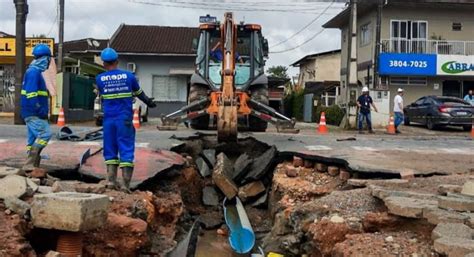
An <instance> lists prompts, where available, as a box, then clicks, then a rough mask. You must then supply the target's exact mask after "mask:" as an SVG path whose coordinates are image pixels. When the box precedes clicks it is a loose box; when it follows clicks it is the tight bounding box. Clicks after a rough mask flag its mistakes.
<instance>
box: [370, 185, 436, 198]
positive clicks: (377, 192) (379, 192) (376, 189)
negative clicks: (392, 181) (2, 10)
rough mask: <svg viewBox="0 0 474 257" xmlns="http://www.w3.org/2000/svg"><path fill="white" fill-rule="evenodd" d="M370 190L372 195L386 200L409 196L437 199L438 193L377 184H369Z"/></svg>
mask: <svg viewBox="0 0 474 257" xmlns="http://www.w3.org/2000/svg"><path fill="white" fill-rule="evenodd" d="M369 188H370V190H371V191H372V196H374V197H377V198H379V199H381V200H384V199H385V198H387V197H392V196H395V197H407V198H416V199H422V200H432V201H436V200H437V195H434V194H424V193H416V192H410V191H397V190H390V189H386V188H384V187H381V186H376V185H369Z"/></svg>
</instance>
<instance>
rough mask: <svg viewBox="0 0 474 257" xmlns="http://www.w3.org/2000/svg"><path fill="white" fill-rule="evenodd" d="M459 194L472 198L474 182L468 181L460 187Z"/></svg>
mask: <svg viewBox="0 0 474 257" xmlns="http://www.w3.org/2000/svg"><path fill="white" fill-rule="evenodd" d="M461 194H463V195H469V196H474V180H469V181H467V182H466V183H464V185H463V186H462V190H461Z"/></svg>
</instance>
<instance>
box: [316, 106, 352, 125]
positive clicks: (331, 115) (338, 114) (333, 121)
mask: <svg viewBox="0 0 474 257" xmlns="http://www.w3.org/2000/svg"><path fill="white" fill-rule="evenodd" d="M321 112H325V114H326V123H327V124H330V125H335V126H339V125H340V124H341V122H342V119H343V118H344V113H345V112H344V110H343V109H342V108H341V107H339V106H338V105H333V106H330V107H324V106H317V107H315V110H314V115H315V120H316V122H318V123H319V120H320V118H321Z"/></svg>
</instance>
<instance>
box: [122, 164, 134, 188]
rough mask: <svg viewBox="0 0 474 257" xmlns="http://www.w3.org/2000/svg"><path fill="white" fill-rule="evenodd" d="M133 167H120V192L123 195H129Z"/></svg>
mask: <svg viewBox="0 0 474 257" xmlns="http://www.w3.org/2000/svg"><path fill="white" fill-rule="evenodd" d="M132 176H133V167H122V181H123V182H122V186H121V188H120V189H121V190H122V191H123V192H125V193H131V191H130V181H132Z"/></svg>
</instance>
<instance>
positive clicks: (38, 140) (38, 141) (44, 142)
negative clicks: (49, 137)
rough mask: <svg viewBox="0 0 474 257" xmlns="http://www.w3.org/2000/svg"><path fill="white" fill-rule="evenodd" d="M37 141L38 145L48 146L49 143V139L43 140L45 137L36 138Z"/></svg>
mask: <svg viewBox="0 0 474 257" xmlns="http://www.w3.org/2000/svg"><path fill="white" fill-rule="evenodd" d="M36 143H37V144H38V145H42V146H46V145H47V144H48V141H46V140H43V139H36Z"/></svg>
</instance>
